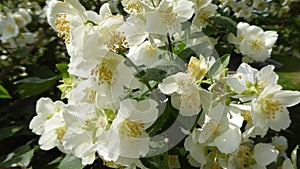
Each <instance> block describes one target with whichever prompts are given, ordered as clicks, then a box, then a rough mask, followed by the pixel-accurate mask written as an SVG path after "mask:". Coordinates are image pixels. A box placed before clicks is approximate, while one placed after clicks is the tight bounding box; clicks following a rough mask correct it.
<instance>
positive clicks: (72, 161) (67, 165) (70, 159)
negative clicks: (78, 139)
mask: <svg viewBox="0 0 300 169" xmlns="http://www.w3.org/2000/svg"><path fill="white" fill-rule="evenodd" d="M83 167H84V166H83V165H82V164H81V159H79V158H77V157H75V156H74V155H72V154H67V155H66V156H65V157H64V159H63V160H62V161H61V162H60V164H59V165H58V169H82V168H83Z"/></svg>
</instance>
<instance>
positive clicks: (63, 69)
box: [55, 63, 69, 78]
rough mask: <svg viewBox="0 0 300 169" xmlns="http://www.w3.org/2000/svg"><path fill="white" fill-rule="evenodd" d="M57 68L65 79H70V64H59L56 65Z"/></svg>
mask: <svg viewBox="0 0 300 169" xmlns="http://www.w3.org/2000/svg"><path fill="white" fill-rule="evenodd" d="M55 66H56V68H57V69H58V70H59V71H60V72H61V73H62V77H64V78H68V77H69V73H68V68H69V67H68V64H65V63H59V64H56V65H55Z"/></svg>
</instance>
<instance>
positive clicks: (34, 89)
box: [15, 76, 61, 98]
mask: <svg viewBox="0 0 300 169" xmlns="http://www.w3.org/2000/svg"><path fill="white" fill-rule="evenodd" d="M60 78H61V77H60V76H54V77H51V78H47V79H41V78H38V77H29V78H26V79H22V80H19V81H16V82H15V84H21V85H20V86H18V88H17V90H16V91H15V93H17V94H19V95H20V97H21V98H26V97H30V96H34V95H37V94H40V93H42V92H44V91H47V90H49V89H50V88H51V87H52V86H54V85H55V84H56V82H57V80H59V79H60Z"/></svg>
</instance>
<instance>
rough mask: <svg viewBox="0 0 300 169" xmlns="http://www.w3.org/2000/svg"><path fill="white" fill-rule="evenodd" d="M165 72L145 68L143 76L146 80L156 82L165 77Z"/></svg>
mask: <svg viewBox="0 0 300 169" xmlns="http://www.w3.org/2000/svg"><path fill="white" fill-rule="evenodd" d="M166 74H167V72H165V71H164V70H160V69H156V68H150V69H147V70H146V72H145V75H144V76H143V78H144V79H145V80H148V81H150V80H154V81H156V82H162V80H163V79H164V78H165V77H166Z"/></svg>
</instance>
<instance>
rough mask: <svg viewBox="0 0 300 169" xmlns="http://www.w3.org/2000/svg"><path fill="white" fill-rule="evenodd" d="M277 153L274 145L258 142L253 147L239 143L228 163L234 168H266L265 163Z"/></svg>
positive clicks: (273, 158)
mask: <svg viewBox="0 0 300 169" xmlns="http://www.w3.org/2000/svg"><path fill="white" fill-rule="evenodd" d="M278 154H279V152H278V151H277V150H276V149H275V147H274V146H273V145H270V144H267V143H258V144H256V145H255V146H254V148H253V149H252V148H251V147H250V146H248V145H240V147H239V150H238V151H237V153H235V154H233V156H234V157H233V158H232V157H230V158H232V159H231V160H230V161H229V165H230V166H235V167H234V168H248V167H249V168H254V169H256V168H257V169H260V168H261V169H266V166H267V165H269V164H270V163H272V162H274V161H275V160H276V159H277V156H278Z"/></svg>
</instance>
